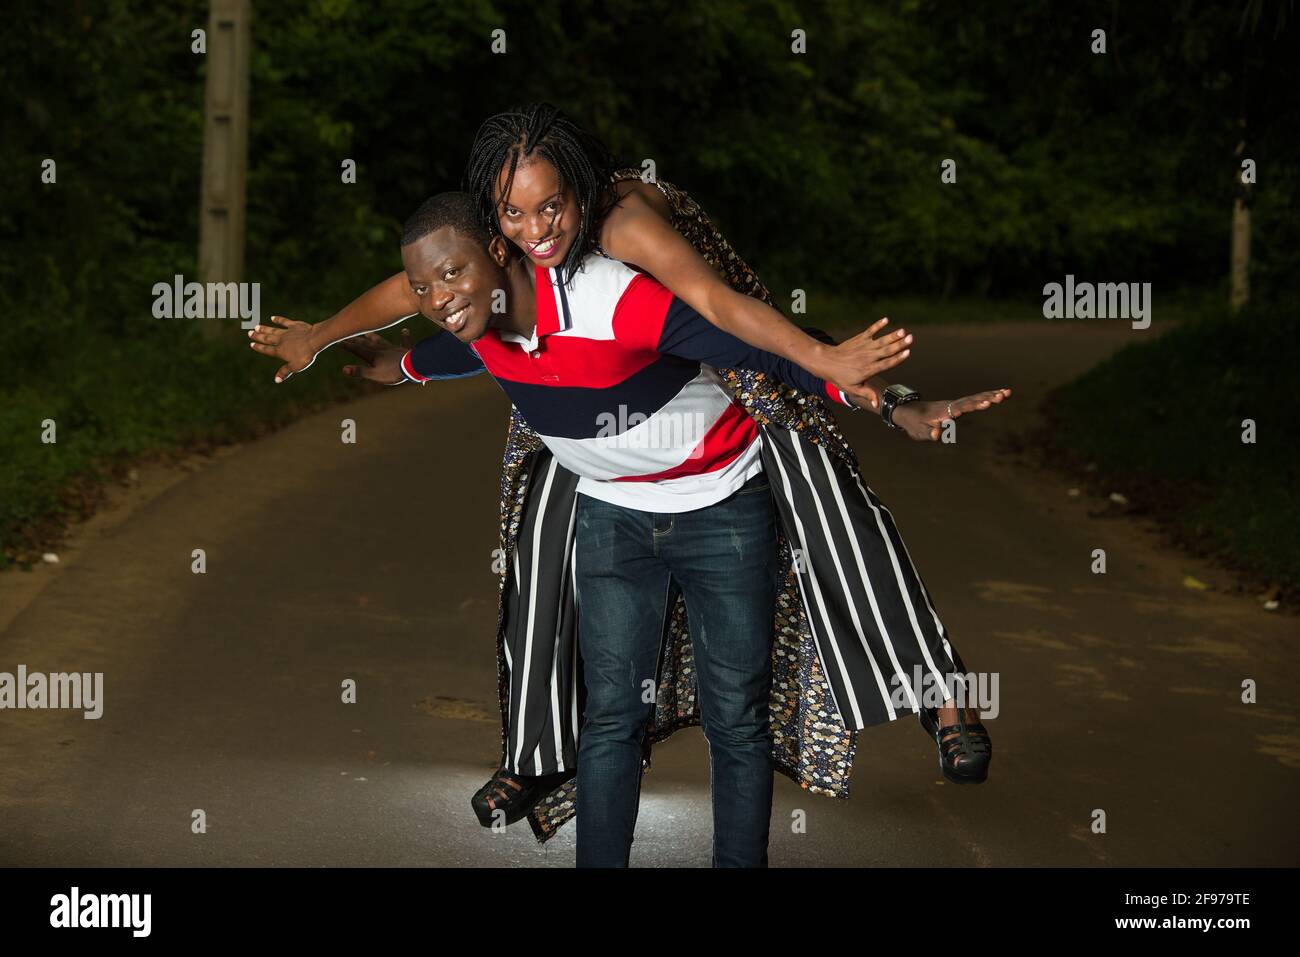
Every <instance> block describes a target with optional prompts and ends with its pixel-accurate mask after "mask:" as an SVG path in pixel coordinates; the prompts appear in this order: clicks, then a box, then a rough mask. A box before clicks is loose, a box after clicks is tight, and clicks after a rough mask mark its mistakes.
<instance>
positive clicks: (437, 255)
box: [402, 226, 506, 342]
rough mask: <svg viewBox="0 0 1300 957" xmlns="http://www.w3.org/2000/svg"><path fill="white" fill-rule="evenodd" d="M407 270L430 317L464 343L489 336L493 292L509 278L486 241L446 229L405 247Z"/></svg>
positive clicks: (407, 276)
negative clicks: (486, 244)
mask: <svg viewBox="0 0 1300 957" xmlns="http://www.w3.org/2000/svg"><path fill="white" fill-rule="evenodd" d="M498 242H499V240H498ZM502 249H504V247H502ZM402 266H403V268H405V270H406V279H407V282H409V283H410V285H411V291H412V292H413V293H415V295H416V296H417V297H418V298H419V300H420V314H421V315H423V316H424V317H425V318H426V319H431V320H433V322H434V323H435V324H437V325H439V326H441V327H442V328H443V329H445V330H447V331H448V332H450V333H451V334H452V335H453V336H455V337H456V338H457V339H459V340H460V341H461V342H474V341H475V340H476V339H479V338H481V337H482V336H483V334H484V333H485V332H487V330H488V322H489V320H490V319H491V318H492V297H493V293H494V292H495V291H496V290H497V289H504V288H506V275H505V271H504V269H503V268H502V267H501V265H499V264H498V263H497V262H496V261H495V260H494V258H493V257H492V256H491V255H490V254H489V252H488V249H487V248H486V247H485V246H484V245H483V244H482V243H479V242H475V241H474V240H473V239H470V238H468V237H466V236H462V235H461V234H460V233H458V232H457V231H456V230H455V229H453V228H452V227H450V226H443V227H442V228H440V229H437V230H435V231H433V232H432V233H430V234H429V235H427V236H425V237H424V238H423V239H420V240H417V241H416V242H414V243H411V245H409V246H403V247H402Z"/></svg>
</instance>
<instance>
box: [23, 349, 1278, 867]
mask: <svg viewBox="0 0 1300 957" xmlns="http://www.w3.org/2000/svg"><path fill="white" fill-rule="evenodd" d="M920 332H921V335H920V336H919V337H918V355H917V356H916V357H915V358H914V359H913V360H912V362H911V364H910V365H909V367H908V374H907V377H906V378H907V380H908V381H909V382H912V383H913V384H916V385H918V386H919V387H921V388H923V389H927V390H929V391H930V392H931V393H933V394H939V393H950V394H955V393H959V392H965V391H973V390H975V389H978V388H985V387H992V386H1000V385H1010V386H1012V387H1013V388H1014V389H1016V395H1015V397H1014V399H1013V400H1012V402H1011V403H1010V404H1009V405H1008V406H1006V407H1004V408H1002V409H999V410H997V411H996V412H994V413H991V414H989V415H988V416H986V417H984V418H983V419H982V420H977V419H975V418H971V419H964V420H963V421H962V429H961V431H960V433H959V436H960V440H959V442H958V443H957V444H956V446H948V447H939V446H933V445H919V444H912V443H909V442H907V441H906V440H904V439H901V438H899V437H898V436H896V435H894V434H891V433H888V432H887V430H885V429H884V428H883V427H881V426H880V424H879V423H878V422H876V421H871V420H870V419H869V418H868V417H867V416H865V415H864V416H861V417H858V418H853V417H851V416H846V417H845V422H846V427H847V428H848V429H849V432H850V435H851V436H852V437H853V439H854V442H855V445H856V447H857V448H858V450H859V452H860V454H861V458H862V461H863V465H864V470H865V474H866V476H867V478H868V481H869V482H870V483H871V485H872V487H873V488H874V489H875V490H876V492H877V493H878V494H879V495H881V497H882V498H883V499H884V500H885V501H886V502H887V503H889V504H890V505H891V507H892V508H893V510H894V513H895V515H896V517H897V519H898V521H899V523H900V525H901V527H902V530H903V533H904V535H905V536H906V538H907V542H908V547H909V549H910V551H911V554H912V556H913V558H914V560H915V561H916V563H917V565H918V567H919V568H920V570H921V573H922V574H923V575H924V576H925V578H926V581H927V584H928V585H929V586H930V589H931V591H932V592H933V594H934V596H935V598H936V602H937V608H938V611H939V614H940V615H941V616H942V617H943V619H944V621H945V624H946V625H947V627H948V629H949V631H950V633H951V634H952V636H953V639H954V641H955V642H957V643H958V647H959V648H960V649H961V650H962V652H963V655H964V657H965V658H966V659H967V664H968V665H969V666H970V667H972V668H975V669H977V670H987V671H997V672H998V673H999V675H1000V692H1001V715H1000V717H999V718H998V719H997V720H996V721H994V722H992V724H991V730H992V732H993V734H994V738H995V746H996V758H995V761H994V764H993V770H992V776H991V779H990V781H989V783H988V784H986V785H984V786H981V787H976V788H957V787H953V786H952V785H948V784H945V783H944V782H943V781H942V779H941V778H940V777H939V775H938V773H937V766H936V764H937V761H936V755H935V751H934V747H933V745H932V744H931V743H930V742H929V741H928V740H927V739H926V738H925V737H924V736H923V734H922V732H921V731H920V729H919V726H918V725H917V724H916V723H915V721H914V720H902V721H899V722H896V723H894V724H892V725H890V726H888V727H883V728H877V729H873V730H872V731H869V732H866V733H864V734H863V735H862V736H861V737H860V739H859V757H858V761H857V764H856V766H855V768H854V776H853V797H852V798H851V799H850V800H848V801H834V800H831V799H827V798H820V797H813V796H810V795H808V794H807V793H806V792H803V791H801V790H799V789H798V788H797V787H795V786H794V785H792V784H791V783H790V782H789V781H787V780H786V779H784V778H782V777H778V778H777V788H776V803H775V810H774V816H773V832H772V834H773V836H772V852H771V857H772V863H773V865H775V866H797V865H820V866H831V865H921V864H925V865H993V866H998V865H1016V864H1022V865H1112V866H1129V865H1188V864H1215V865H1217V864H1223V865H1228V864H1233V865H1244V864H1289V865H1295V864H1297V863H1300V838H1297V829H1296V828H1295V827H1294V826H1292V824H1291V817H1290V813H1289V812H1290V810H1291V808H1293V807H1294V805H1295V798H1296V796H1297V790H1298V789H1297V783H1298V781H1300V732H1298V731H1297V719H1296V714H1297V713H1298V712H1297V711H1296V707H1295V706H1296V704H1297V699H1298V697H1300V696H1298V695H1297V686H1298V684H1300V681H1298V680H1297V677H1296V674H1295V670H1294V669H1293V668H1290V667H1288V665H1290V664H1291V663H1292V662H1293V661H1294V642H1295V639H1296V628H1295V619H1286V618H1282V617H1278V616H1274V615H1269V614H1268V613H1265V612H1263V611H1261V610H1259V608H1258V606H1257V603H1255V602H1253V601H1252V600H1250V599H1248V598H1241V597H1234V596H1231V595H1228V594H1225V593H1222V592H1218V591H1205V592H1197V591H1190V590H1188V589H1187V588H1185V587H1184V586H1183V584H1182V581H1183V577H1184V576H1185V575H1186V574H1188V573H1192V574H1195V575H1196V576H1197V577H1199V578H1201V579H1202V580H1208V581H1210V582H1211V583H1212V584H1217V583H1221V582H1223V583H1226V582H1224V578H1223V576H1222V575H1220V574H1218V573H1216V572H1215V571H1214V570H1213V569H1208V568H1205V567H1204V566H1202V565H1199V564H1198V563H1195V562H1192V561H1190V560H1187V559H1185V558H1182V557H1181V556H1179V555H1178V554H1177V553H1176V552H1172V551H1170V550H1168V549H1165V548H1163V547H1161V546H1160V545H1159V543H1158V541H1157V540H1156V539H1155V538H1154V537H1153V536H1152V535H1151V534H1150V533H1149V532H1148V531H1146V530H1144V529H1142V528H1140V527H1138V526H1137V525H1135V524H1134V522H1133V521H1132V520H1130V519H1124V518H1114V517H1111V518H1104V517H1103V518H1094V517H1090V512H1097V511H1099V509H1098V507H1097V503H1096V502H1095V501H1093V502H1090V501H1088V500H1087V499H1086V497H1085V498H1070V497H1069V496H1068V495H1067V494H1066V489H1067V488H1068V485H1069V483H1068V481H1064V480H1057V479H1056V478H1054V477H1052V476H1045V475H1042V474H1039V473H1036V472H1034V471H1033V470H1031V469H1029V468H1027V467H1025V466H1023V465H1020V464H1017V463H1015V462H1013V461H1008V460H1005V459H1004V458H1002V457H1000V456H999V454H998V453H997V452H996V448H995V441H994V440H995V439H996V437H997V436H998V435H999V434H1001V433H1003V432H1006V431H1008V430H1019V429H1023V428H1025V427H1026V426H1027V425H1028V424H1030V423H1031V422H1032V421H1033V416H1034V408H1035V405H1036V403H1037V401H1038V399H1039V398H1040V397H1041V396H1042V394H1043V392H1044V391H1045V389H1046V388H1047V387H1048V386H1050V385H1052V384H1055V383H1057V382H1060V381H1064V380H1066V379H1068V378H1069V377H1071V376H1073V375H1075V374H1076V373H1077V372H1079V371H1080V370H1082V369H1084V368H1086V367H1088V366H1089V365H1091V364H1093V363H1094V362H1096V361H1097V360H1098V359H1099V358H1101V357H1103V356H1104V355H1106V354H1108V353H1109V352H1111V351H1112V350H1114V349H1115V348H1117V347H1118V346H1120V345H1122V344H1124V343H1126V342H1128V341H1131V338H1132V337H1133V336H1135V335H1140V333H1134V332H1132V331H1130V330H1128V329H1127V328H1126V327H1123V328H1121V327H1118V326H1114V325H1108V324H1101V323H1097V324H1087V323H1080V324H1074V325H1056V326H1046V325H1042V324H1037V325H1024V326H1019V325H987V326H978V327H969V328H960V327H954V328H928V329H924V330H921V331H920ZM268 374H270V366H269V365H268ZM284 388H286V389H289V388H293V383H292V382H290V383H289V384H288V385H286V386H285V387H284ZM506 409H507V405H506V402H505V400H504V398H503V397H502V395H501V394H500V392H499V391H498V390H497V389H496V387H495V386H494V385H493V384H492V383H491V382H490V381H488V380H486V379H484V380H482V381H470V382H459V383H446V384H442V385H430V386H428V387H426V388H424V389H418V388H415V387H403V388H401V389H395V390H392V391H389V392H384V393H382V394H379V395H374V396H369V397H366V398H362V399H358V400H357V401H356V402H354V403H351V404H349V405H347V406H343V407H338V408H334V409H331V410H329V411H328V412H325V413H321V414H319V415H315V416H313V417H310V418H308V419H305V420H302V421H300V422H298V423H296V424H295V425H293V426H292V427H290V428H287V429H285V430H283V431H281V432H279V433H277V434H275V435H273V436H270V437H269V438H267V439H265V440H263V441H259V442H256V443H253V444H250V445H247V446H244V447H242V448H239V449H237V450H235V451H234V452H233V453H231V454H226V455H222V456H220V457H218V458H217V459H215V460H214V461H212V462H211V463H209V464H207V465H205V466H204V467H203V468H201V469H199V470H197V471H195V472H193V473H192V474H185V475H182V476H179V478H177V479H175V480H173V481H171V483H170V485H169V487H167V488H166V489H165V490H164V491H162V492H160V493H159V494H157V495H154V496H153V497H151V498H148V500H146V501H145V502H143V503H141V504H139V505H137V506H135V507H133V508H132V509H131V510H130V511H129V514H124V515H122V516H120V517H119V518H118V519H117V520H113V519H112V516H109V518H108V519H107V520H105V521H104V522H101V525H100V527H99V530H98V531H97V532H96V533H95V534H93V535H90V534H83V535H82V537H81V541H80V543H79V544H78V545H75V546H74V547H72V548H70V549H68V550H67V554H66V555H65V561H64V563H63V564H62V565H60V566H59V567H58V568H57V569H42V570H41V571H40V572H38V574H39V575H40V576H43V577H42V579H41V580H40V582H39V583H38V584H39V586H40V588H39V593H38V594H36V595H35V596H34V597H32V598H31V599H30V600H29V601H26V602H25V603H24V607H22V608H21V609H20V610H17V612H16V614H14V613H13V611H14V609H12V608H11V609H10V612H11V614H10V615H8V616H0V621H3V619H4V618H5V617H8V618H10V619H11V620H10V621H9V623H8V625H7V627H6V628H5V629H4V631H2V632H0V671H9V672H13V671H16V669H17V666H18V665H19V664H25V665H27V667H28V669H29V670H30V671H45V672H50V671H83V672H84V671H90V672H95V671H102V672H104V674H105V686H106V687H105V707H104V715H103V717H102V718H101V719H100V720H98V721H87V720H84V719H83V718H82V717H81V716H80V714H79V713H74V712H53V711H30V710H29V711H21V712H19V711H0V767H2V768H3V769H4V773H3V774H0V864H52V865H54V864H57V865H68V866H80V865H147V864H176V865H236V864H252V865H308V866H334V865H484V864H498V865H500V864H530V865H544V866H569V865H571V864H572V863H573V829H572V827H571V826H569V827H566V829H565V830H564V832H562V834H561V835H560V836H559V837H557V838H556V839H555V840H553V841H551V842H550V843H549V844H548V845H546V846H545V847H540V846H538V845H537V844H536V842H535V841H534V839H533V837H532V835H531V833H530V832H529V831H528V830H527V826H526V825H522V824H521V825H518V826H516V827H512V828H510V829H508V830H507V831H505V832H504V833H500V834H494V833H492V832H490V831H485V830H483V829H481V828H480V827H479V826H478V824H477V822H476V821H475V820H474V818H473V817H472V815H471V813H470V811H469V808H468V803H467V802H468V797H469V794H470V793H471V792H472V791H473V790H474V788H475V787H477V785H478V784H479V783H481V782H482V781H483V780H484V779H485V777H486V775H487V774H488V773H489V772H490V770H491V769H492V767H493V766H494V764H495V760H494V759H495V757H496V751H497V742H498V728H497V724H496V718H495V714H496V704H495V683H494V679H495V676H494V662H493V651H492V632H493V627H494V624H495V613H496V606H495V594H496V583H495V579H494V576H493V575H492V572H491V568H490V565H491V555H490V552H491V550H492V548H494V547H495V545H496V525H495V522H496V515H495V503H496V487H497V477H498V471H497V467H498V456H499V452H500V447H501V442H502V439H503V436H504V428H505V412H506ZM344 418H352V419H355V421H356V423H357V434H358V441H357V444H355V445H344V444H343V443H342V442H341V441H340V438H339V436H340V421H341V420H342V419H344ZM1134 425H1135V424H1134V423H1117V427H1134ZM195 548H203V549H205V550H206V553H207V573H206V574H204V575H195V574H192V573H191V570H190V566H191V557H190V556H191V552H192V550H193V549H195ZM1094 548H1105V549H1106V551H1107V555H1108V572H1107V574H1106V575H1104V576H1099V575H1094V574H1092V573H1091V571H1090V564H1091V552H1092V549H1094ZM29 590H31V589H29ZM13 594H14V591H13V589H12V588H10V589H9V590H7V591H5V590H0V596H3V595H9V596H10V598H11V599H12V596H13ZM347 678H352V679H355V681H356V682H357V687H358V700H357V703H356V704H353V705H344V704H342V703H341V702H340V683H341V682H342V681H343V680H344V679H347ZM1245 678H1253V679H1255V680H1256V681H1257V683H1258V687H1259V703H1258V704H1254V705H1244V704H1242V703H1241V701H1240V686H1241V682H1242V680H1243V679H1245ZM707 786H708V765H707V752H706V750H705V746H704V741H703V738H702V736H701V735H700V733H699V731H698V729H691V730H690V731H687V732H683V733H681V734H679V735H677V736H676V737H675V738H674V739H673V740H671V741H670V742H668V743H667V744H665V745H662V746H660V748H658V749H657V751H656V762H655V767H654V770H653V771H652V772H651V773H650V774H649V775H648V776H647V778H646V782H645V789H644V796H643V801H642V810H641V817H640V822H639V825H638V832H637V842H636V845H635V848H634V850H633V857H632V859H633V863H634V864H635V865H642V866H648V865H692V866H694V865H700V866H704V865H707V864H708V860H709V833H710V823H709V814H708V794H707ZM194 809H202V810H203V811H204V812H205V814H206V820H207V831H206V833H203V834H194V833H192V829H191V820H192V817H191V815H192V812H193V811H194ZM1095 809H1101V810H1104V811H1105V814H1106V833H1105V834H1094V833H1092V831H1091V830H1090V824H1091V822H1092V819H1093V817H1092V816H1093V812H1094V810H1095ZM796 810H803V811H805V812H806V814H807V831H806V833H793V832H792V829H791V827H790V823H789V822H790V821H791V818H792V814H793V812H794V811H796Z"/></svg>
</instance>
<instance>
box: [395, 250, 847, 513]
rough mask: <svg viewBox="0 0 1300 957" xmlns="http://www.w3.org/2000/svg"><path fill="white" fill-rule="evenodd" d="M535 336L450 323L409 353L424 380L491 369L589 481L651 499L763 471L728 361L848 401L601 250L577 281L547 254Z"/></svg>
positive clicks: (656, 501)
mask: <svg viewBox="0 0 1300 957" xmlns="http://www.w3.org/2000/svg"><path fill="white" fill-rule="evenodd" d="M534 269H535V270H536V290H537V306H536V311H537V326H536V329H535V331H534V333H533V335H532V336H531V337H525V336H521V335H518V334H516V333H512V332H505V331H501V330H497V329H489V330H488V332H487V333H486V334H485V335H484V336H483V337H482V338H480V339H479V340H478V341H476V342H474V343H473V344H471V345H466V344H464V343H462V342H461V341H460V340H459V339H457V338H456V337H455V336H452V335H449V334H445V333H444V334H439V335H436V336H433V337H432V338H429V339H425V340H423V341H422V342H420V343H419V344H418V345H417V346H416V347H415V348H414V349H412V350H411V351H410V352H408V353H407V354H406V356H405V357H404V358H403V360H402V368H403V371H404V372H405V373H406V375H407V377H408V378H409V379H411V380H412V381H414V382H421V383H423V382H428V381H431V380H435V379H447V378H458V377H461V376H466V375H474V374H476V373H479V372H483V371H487V372H488V373H489V374H491V375H492V377H493V378H494V379H496V381H497V382H498V383H499V384H500V386H501V388H502V389H503V390H504V391H505V393H506V395H507V396H508V397H509V398H510V401H511V402H512V403H513V404H514V406H515V407H516V408H517V409H518V410H519V412H520V413H521V414H522V415H523V417H524V418H525V419H526V420H527V421H528V424H529V425H530V426H531V427H532V429H533V431H535V432H536V433H537V434H538V436H539V437H540V438H541V439H542V441H543V442H544V443H545V444H546V446H547V448H549V449H550V451H551V454H552V455H554V456H555V459H556V461H557V462H559V463H560V464H561V465H563V466H564V467H565V468H567V469H569V470H570V471H571V472H573V473H575V474H576V475H577V476H578V477H579V479H578V486H577V490H578V491H579V492H581V493H582V494H584V495H588V496H590V497H592V498H596V499H600V500H602V501H605V502H610V503H612V504H614V505H619V506H622V507H625V508H632V509H638V510H641V511H647V512H687V511H691V510H694V509H697V508H704V507H705V506H708V505H712V504H714V503H715V502H720V501H722V500H723V499H725V498H727V497H728V496H729V495H731V494H732V493H733V492H735V491H736V490H737V489H739V488H740V487H741V486H742V485H743V484H744V483H745V481H746V480H747V479H749V478H750V477H752V476H754V475H757V474H758V473H760V472H761V471H762V468H763V466H762V461H761V458H760V455H759V453H760V446H759V442H760V439H759V435H758V429H757V426H756V425H755V423H754V421H753V420H752V419H751V418H750V417H749V416H748V415H747V414H746V413H745V411H744V409H743V408H742V407H741V406H740V405H739V403H737V402H735V401H734V400H733V399H732V398H731V396H730V394H728V392H727V390H726V389H725V388H724V387H723V385H722V383H721V380H720V379H719V377H718V374H717V373H716V372H715V371H714V369H715V368H743V369H752V370H754V371H758V372H764V373H767V374H768V375H769V376H771V377H772V378H774V379H777V380H779V381H782V382H785V383H787V384H789V385H792V386H795V387H796V388H799V389H802V390H804V391H807V392H813V393H815V394H818V395H823V396H827V397H829V398H831V399H832V400H833V401H835V402H837V403H840V404H842V405H848V404H849V403H848V402H847V400H846V398H845V396H844V394H843V393H842V392H840V390H839V389H836V388H835V387H834V386H831V385H830V384H828V383H827V382H825V381H824V380H822V379H818V378H816V377H815V376H813V375H811V374H809V373H808V372H806V371H804V370H803V369H801V368H799V367H798V366H796V365H794V364H793V363H791V362H789V361H788V360H786V359H782V358H781V357H779V356H776V355H773V354H772V353H769V352H764V351H763V350H761V349H755V348H754V347H752V346H750V345H748V344H746V343H745V342H743V341H742V340H740V339H737V338H736V337H735V336H732V335H730V334H728V333H726V332H724V331H722V330H721V329H719V328H718V327H716V326H714V325H713V324H712V323H710V322H709V321H708V320H706V319H705V318H703V317H702V316H701V315H700V314H699V313H698V312H696V311H695V310H694V309H692V308H691V307H690V306H688V305H687V304H686V303H685V302H683V301H682V300H680V299H678V298H677V297H676V296H674V295H673V294H672V292H671V291H669V290H668V289H667V288H665V287H664V286H663V285H662V284H660V283H659V282H658V281H657V280H655V279H654V277H652V276H650V275H648V274H646V273H643V272H640V271H638V270H636V269H633V268H632V267H630V266H628V265H627V264H625V263H621V262H618V261H616V260H612V259H607V258H604V257H601V256H597V255H594V254H593V255H590V256H588V257H587V258H586V259H585V260H584V261H583V263H582V266H581V268H580V269H579V270H578V271H577V272H576V273H575V274H574V275H573V277H572V278H571V280H570V281H569V282H568V283H567V284H566V283H564V282H563V281H562V278H563V275H562V273H560V271H559V267H556V268H550V269H543V268H541V267H537V266H535V267H534Z"/></svg>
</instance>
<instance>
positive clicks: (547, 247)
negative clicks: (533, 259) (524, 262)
mask: <svg viewBox="0 0 1300 957" xmlns="http://www.w3.org/2000/svg"><path fill="white" fill-rule="evenodd" d="M559 241H560V237H559V236H553V237H552V238H550V239H547V240H545V241H543V242H540V243H538V244H537V245H536V246H534V247H533V255H534V256H539V257H541V258H543V259H545V258H546V257H547V256H549V255H550V254H551V253H553V252H554V251H555V246H556V243H558V242H559Z"/></svg>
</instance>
